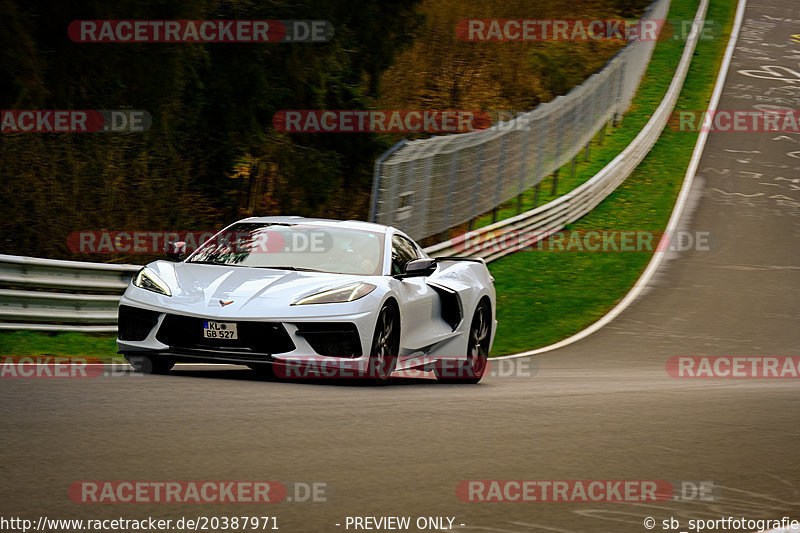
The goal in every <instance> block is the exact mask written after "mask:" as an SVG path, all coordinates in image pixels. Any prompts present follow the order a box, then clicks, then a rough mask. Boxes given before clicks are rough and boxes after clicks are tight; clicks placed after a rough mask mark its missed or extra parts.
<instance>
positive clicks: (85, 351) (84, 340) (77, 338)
mask: <svg viewBox="0 0 800 533" xmlns="http://www.w3.org/2000/svg"><path fill="white" fill-rule="evenodd" d="M115 339H116V335H111V334H90V333H73V332H69V333H48V332H40V331H4V332H1V333H0V357H14V356H24V355H33V356H46V355H49V356H55V357H97V358H99V359H102V360H103V361H111V360H112V359H117V358H120V357H122V356H120V355H116V354H117V343H116V342H115Z"/></svg>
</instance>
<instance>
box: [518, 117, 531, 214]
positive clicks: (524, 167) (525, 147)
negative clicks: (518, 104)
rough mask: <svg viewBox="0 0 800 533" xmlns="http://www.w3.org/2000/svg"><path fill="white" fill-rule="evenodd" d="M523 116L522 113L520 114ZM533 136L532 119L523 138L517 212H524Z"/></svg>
mask: <svg viewBox="0 0 800 533" xmlns="http://www.w3.org/2000/svg"><path fill="white" fill-rule="evenodd" d="M520 116H521V115H520ZM520 116H517V118H516V119H515V121H516V123H519V122H521V121H520ZM530 136H531V125H530V121H528V123H527V124H526V125H525V135H524V136H523V138H522V160H521V161H520V163H519V185H518V186H517V193H518V194H517V214H518V215H519V214H520V213H522V194H523V193H524V192H525V188H524V187H525V174H526V173H527V171H528V144H529V142H530Z"/></svg>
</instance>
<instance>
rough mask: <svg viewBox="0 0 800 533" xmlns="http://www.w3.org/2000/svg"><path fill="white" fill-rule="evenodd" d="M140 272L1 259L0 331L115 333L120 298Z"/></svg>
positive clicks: (119, 267)
mask: <svg viewBox="0 0 800 533" xmlns="http://www.w3.org/2000/svg"><path fill="white" fill-rule="evenodd" d="M140 268H141V267H140V266H136V265H112V264H106V263H84V262H81V261H58V260H54V259H39V258H36V257H19V256H15V255H2V254H0V286H2V287H4V288H2V289H0V321H1V322H0V330H8V329H35V330H39V331H94V332H104V331H105V332H112V331H116V330H117V326H116V322H117V305H118V304H119V297H120V295H121V294H122V292H123V291H124V290H125V288H126V287H127V286H128V282H129V281H130V279H131V277H133V274H134V273H135V272H136V271H137V270H139V269H140ZM31 289H36V290H31Z"/></svg>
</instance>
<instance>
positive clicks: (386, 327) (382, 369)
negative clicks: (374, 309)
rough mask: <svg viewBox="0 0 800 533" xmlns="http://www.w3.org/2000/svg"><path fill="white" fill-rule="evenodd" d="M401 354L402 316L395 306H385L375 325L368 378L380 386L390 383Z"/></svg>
mask: <svg viewBox="0 0 800 533" xmlns="http://www.w3.org/2000/svg"><path fill="white" fill-rule="evenodd" d="M399 353H400V315H399V313H398V312H397V310H396V308H395V307H394V306H393V305H391V304H385V305H384V306H383V307H381V310H380V312H379V313H378V320H377V322H376V324H375V333H374V334H373V336H372V346H371V349H370V357H369V363H368V364H369V368H368V370H367V376H368V377H369V378H370V379H372V381H373V382H374V383H377V384H380V385H382V384H384V383H386V382H388V381H389V379H390V378H391V376H392V372H394V369H395V366H396V365H397V356H398V355H399Z"/></svg>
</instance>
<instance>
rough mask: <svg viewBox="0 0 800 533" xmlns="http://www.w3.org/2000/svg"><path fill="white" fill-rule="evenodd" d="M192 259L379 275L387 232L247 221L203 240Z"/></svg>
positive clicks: (190, 261)
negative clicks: (385, 233) (384, 238)
mask: <svg viewBox="0 0 800 533" xmlns="http://www.w3.org/2000/svg"><path fill="white" fill-rule="evenodd" d="M187 262H188V263H205V264H215V265H229V266H244V267H256V268H283V269H287V270H301V271H316V272H329V273H337V274H361V275H367V276H376V275H380V274H381V273H382V267H383V234H382V233H379V232H372V231H365V230H356V229H349V228H340V227H335V226H316V225H311V224H272V223H254V222H242V223H239V224H235V225H233V226H231V227H230V228H228V229H227V230H225V231H222V232H220V233H219V234H217V235H216V236H214V237H213V238H211V239H210V240H208V241H206V242H205V243H203V245H202V246H200V248H199V249H198V250H197V251H196V252H195V253H194V254H192V256H191V257H189V259H188V260H187Z"/></svg>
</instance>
